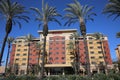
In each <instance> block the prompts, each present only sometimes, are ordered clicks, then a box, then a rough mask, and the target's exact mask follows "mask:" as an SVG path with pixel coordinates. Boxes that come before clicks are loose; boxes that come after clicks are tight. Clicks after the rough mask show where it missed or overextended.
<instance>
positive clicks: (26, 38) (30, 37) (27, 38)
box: [25, 34, 33, 74]
mask: <svg viewBox="0 0 120 80" xmlns="http://www.w3.org/2000/svg"><path fill="white" fill-rule="evenodd" d="M25 40H26V41H27V43H28V60H27V69H26V73H27V74H29V71H28V70H29V69H28V68H29V66H30V65H29V55H30V43H31V42H32V40H33V36H32V35H31V34H28V35H27V36H26V37H25Z"/></svg>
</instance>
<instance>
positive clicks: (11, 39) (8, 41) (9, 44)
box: [5, 37, 14, 73]
mask: <svg viewBox="0 0 120 80" xmlns="http://www.w3.org/2000/svg"><path fill="white" fill-rule="evenodd" d="M13 41H14V38H13V37H8V39H7V43H8V53H7V58H6V64H5V73H7V65H8V59H9V53H10V48H11V43H12V42H13Z"/></svg>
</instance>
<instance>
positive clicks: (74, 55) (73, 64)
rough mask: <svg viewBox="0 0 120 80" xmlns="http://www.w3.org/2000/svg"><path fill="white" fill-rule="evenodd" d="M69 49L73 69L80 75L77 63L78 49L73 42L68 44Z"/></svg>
mask: <svg viewBox="0 0 120 80" xmlns="http://www.w3.org/2000/svg"><path fill="white" fill-rule="evenodd" d="M67 49H68V50H69V51H70V55H72V57H71V59H72V60H73V62H72V63H71V64H72V67H73V69H74V71H75V74H77V73H78V70H77V66H76V65H77V61H76V48H75V43H74V42H73V41H70V42H69V43H68V46H67Z"/></svg>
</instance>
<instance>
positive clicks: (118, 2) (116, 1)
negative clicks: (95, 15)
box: [103, 0, 120, 20]
mask: <svg viewBox="0 0 120 80" xmlns="http://www.w3.org/2000/svg"><path fill="white" fill-rule="evenodd" d="M103 14H108V17H111V16H115V17H114V19H113V20H115V19H117V18H118V17H120V0H109V3H108V4H107V5H106V6H105V8H104V9H103Z"/></svg>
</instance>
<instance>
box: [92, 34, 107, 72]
mask: <svg viewBox="0 0 120 80" xmlns="http://www.w3.org/2000/svg"><path fill="white" fill-rule="evenodd" d="M94 37H95V38H96V40H98V41H99V43H100V46H101V51H102V55H103V59H104V62H105V73H106V74H108V69H107V62H106V56H105V52H104V50H103V48H104V47H103V34H101V33H94Z"/></svg>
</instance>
